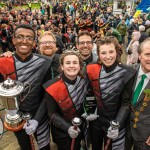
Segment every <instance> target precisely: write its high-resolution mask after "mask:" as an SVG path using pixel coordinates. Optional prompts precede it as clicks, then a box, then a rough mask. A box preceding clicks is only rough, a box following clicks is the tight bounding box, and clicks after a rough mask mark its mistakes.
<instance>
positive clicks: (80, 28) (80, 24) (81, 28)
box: [77, 18, 86, 31]
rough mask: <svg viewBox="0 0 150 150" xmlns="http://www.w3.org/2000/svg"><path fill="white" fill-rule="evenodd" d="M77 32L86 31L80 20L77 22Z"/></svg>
mask: <svg viewBox="0 0 150 150" xmlns="http://www.w3.org/2000/svg"><path fill="white" fill-rule="evenodd" d="M77 28H78V30H77V31H79V30H80V31H84V30H86V24H85V21H84V20H83V19H82V18H81V19H80V20H79V22H78V26H77Z"/></svg>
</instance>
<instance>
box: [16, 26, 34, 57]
mask: <svg viewBox="0 0 150 150" xmlns="http://www.w3.org/2000/svg"><path fill="white" fill-rule="evenodd" d="M34 38H35V37H34V32H33V31H32V30H30V29H25V28H18V29H17V30H16V32H15V34H14V37H13V44H14V45H15V48H16V53H17V54H18V55H19V56H20V57H21V58H22V59H25V58H26V57H28V56H29V55H30V54H31V53H32V48H33V46H34V45H35V41H34Z"/></svg>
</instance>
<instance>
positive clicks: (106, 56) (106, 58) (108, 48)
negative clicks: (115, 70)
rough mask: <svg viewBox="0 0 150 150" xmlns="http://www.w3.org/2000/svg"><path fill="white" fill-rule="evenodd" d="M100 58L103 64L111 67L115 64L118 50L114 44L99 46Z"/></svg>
mask: <svg viewBox="0 0 150 150" xmlns="http://www.w3.org/2000/svg"><path fill="white" fill-rule="evenodd" d="M99 58H100V61H101V62H102V64H104V65H105V66H106V67H110V66H111V65H113V64H114V62H115V61H116V58H117V52H116V49H115V46H114V44H112V43H110V44H104V45H101V46H100V47H99Z"/></svg>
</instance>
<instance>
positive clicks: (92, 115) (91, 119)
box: [86, 114, 99, 121]
mask: <svg viewBox="0 0 150 150" xmlns="http://www.w3.org/2000/svg"><path fill="white" fill-rule="evenodd" d="M97 117H99V115H97V114H90V115H88V116H87V118H86V120H87V121H93V120H96V119H97Z"/></svg>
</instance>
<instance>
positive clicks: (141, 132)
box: [125, 38, 150, 150]
mask: <svg viewBox="0 0 150 150" xmlns="http://www.w3.org/2000/svg"><path fill="white" fill-rule="evenodd" d="M149 45H150V38H147V39H146V40H145V41H143V42H142V43H141V45H140V47H139V50H138V54H139V60H140V64H138V65H136V66H134V67H135V68H136V70H137V73H136V76H135V80H134V83H133V88H132V90H133V94H132V98H131V100H132V101H131V104H132V105H131V114H130V123H129V126H128V130H127V131H128V132H127V136H126V144H125V145H126V147H125V149H126V150H131V149H132V145H134V149H136V150H150V134H149V133H150V128H149V125H150V121H149V117H150V115H149V114H150V112H149V109H150V105H149V96H150V95H149V94H150V91H149V89H150V66H149V54H150V46H149Z"/></svg>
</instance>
